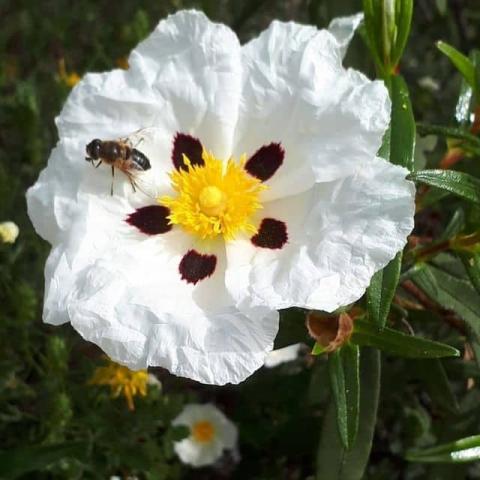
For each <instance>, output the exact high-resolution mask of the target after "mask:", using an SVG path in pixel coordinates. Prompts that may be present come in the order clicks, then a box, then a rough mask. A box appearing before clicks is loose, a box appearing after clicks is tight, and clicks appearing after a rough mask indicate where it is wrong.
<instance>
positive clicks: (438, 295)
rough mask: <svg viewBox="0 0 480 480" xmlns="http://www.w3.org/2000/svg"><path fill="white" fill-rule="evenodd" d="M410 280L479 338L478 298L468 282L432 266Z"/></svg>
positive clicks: (479, 305)
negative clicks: (454, 313) (465, 324)
mask: <svg viewBox="0 0 480 480" xmlns="http://www.w3.org/2000/svg"><path fill="white" fill-rule="evenodd" d="M412 280H413V281H414V282H415V283H416V284H417V286H418V287H419V288H421V289H422V290H423V291H424V292H425V293H426V294H427V295H428V296H429V297H430V298H431V299H432V300H434V301H435V302H437V303H438V304H439V305H441V306H442V307H444V308H446V309H448V310H453V311H454V312H456V313H457V314H458V315H459V316H460V317H462V318H463V320H465V321H466V322H467V323H468V324H469V325H470V327H471V328H472V330H473V331H474V333H475V335H477V337H480V298H479V296H478V294H477V292H476V291H475V289H474V288H473V286H472V285H471V284H470V282H469V281H467V280H463V279H461V278H458V277H456V276H454V275H451V274H450V273H448V272H446V271H444V270H441V269H440V268H437V267H434V266H432V265H428V266H426V267H425V268H424V269H422V270H420V271H418V272H417V273H416V274H415V275H414V276H413V277H412Z"/></svg>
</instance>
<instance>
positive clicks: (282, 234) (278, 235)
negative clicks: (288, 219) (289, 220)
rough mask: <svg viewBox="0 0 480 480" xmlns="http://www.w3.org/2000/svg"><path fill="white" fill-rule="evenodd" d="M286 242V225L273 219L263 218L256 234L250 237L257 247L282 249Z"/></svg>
mask: <svg viewBox="0 0 480 480" xmlns="http://www.w3.org/2000/svg"><path fill="white" fill-rule="evenodd" d="M287 240H288V233H287V225H285V223H283V222H282V221H280V220H275V219H274V218H264V219H263V220H262V223H261V224H260V228H259V229H258V233H257V234H256V235H254V236H253V237H252V243H253V244H254V245H256V246H257V247H262V248H271V249H273V250H276V249H279V248H282V247H283V246H284V245H285V244H286V243H287Z"/></svg>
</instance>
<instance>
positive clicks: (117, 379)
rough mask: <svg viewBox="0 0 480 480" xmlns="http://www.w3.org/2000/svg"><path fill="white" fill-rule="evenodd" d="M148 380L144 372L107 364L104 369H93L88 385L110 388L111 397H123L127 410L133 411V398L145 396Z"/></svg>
mask: <svg viewBox="0 0 480 480" xmlns="http://www.w3.org/2000/svg"><path fill="white" fill-rule="evenodd" d="M148 378H149V376H148V373H147V371H146V370H139V371H137V372H134V371H133V370H130V369H129V368H127V367H124V366H123V365H119V364H118V363H114V362H109V363H108V365H106V366H105V367H97V368H96V369H95V371H94V372H93V376H92V378H91V379H90V381H89V384H90V385H106V386H110V388H111V389H112V394H113V396H114V397H118V396H119V395H123V396H124V397H125V399H126V400H127V404H128V408H129V410H134V409H135V405H134V403H133V397H135V396H136V395H140V396H142V397H145V396H146V395H147V383H148Z"/></svg>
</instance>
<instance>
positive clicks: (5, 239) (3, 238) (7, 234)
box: [0, 222, 20, 243]
mask: <svg viewBox="0 0 480 480" xmlns="http://www.w3.org/2000/svg"><path fill="white" fill-rule="evenodd" d="M19 233H20V229H19V228H18V226H17V224H16V223H13V222H2V223H0V243H15V240H16V239H17V237H18V234H19Z"/></svg>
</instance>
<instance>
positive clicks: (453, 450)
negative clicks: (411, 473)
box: [407, 435, 480, 463]
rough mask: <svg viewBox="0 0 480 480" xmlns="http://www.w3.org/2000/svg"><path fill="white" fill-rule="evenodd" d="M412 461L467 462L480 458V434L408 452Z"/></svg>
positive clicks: (408, 456)
mask: <svg viewBox="0 0 480 480" xmlns="http://www.w3.org/2000/svg"><path fill="white" fill-rule="evenodd" d="M407 458H408V460H410V461H411V462H424V463H466V462H474V461H478V460H480V435H475V436H473V437H467V438H462V439H461V440H456V441H455V442H450V443H446V444H443V445H438V446H436V447H432V448H425V449H423V450H417V451H415V450H411V451H409V452H407Z"/></svg>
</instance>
